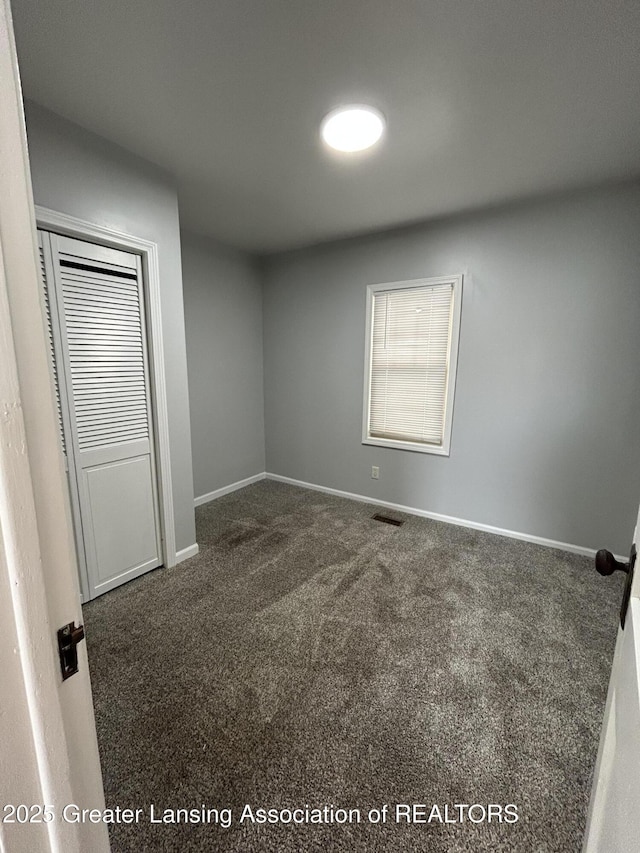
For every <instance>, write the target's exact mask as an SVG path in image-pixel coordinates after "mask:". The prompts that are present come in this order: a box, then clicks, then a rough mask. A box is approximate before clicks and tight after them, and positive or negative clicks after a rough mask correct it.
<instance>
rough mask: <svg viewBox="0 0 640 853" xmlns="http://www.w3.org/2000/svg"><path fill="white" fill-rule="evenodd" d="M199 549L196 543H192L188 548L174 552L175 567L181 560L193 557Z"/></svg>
mask: <svg viewBox="0 0 640 853" xmlns="http://www.w3.org/2000/svg"><path fill="white" fill-rule="evenodd" d="M199 550H200V548H199V547H198V543H197V542H194V544H193V545H189V547H188V548H183V549H182V550H181V551H176V565H178V563H181V562H182V561H183V560H188V559H189V557H195V555H196V554H197V553H198V551H199Z"/></svg>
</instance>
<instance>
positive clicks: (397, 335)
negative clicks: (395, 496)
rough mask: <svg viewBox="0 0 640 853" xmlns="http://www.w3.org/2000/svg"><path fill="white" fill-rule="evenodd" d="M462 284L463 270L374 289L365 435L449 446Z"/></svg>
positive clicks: (424, 445)
mask: <svg viewBox="0 0 640 853" xmlns="http://www.w3.org/2000/svg"><path fill="white" fill-rule="evenodd" d="M459 284H461V279H460V278H459V277H455V278H453V279H447V280H442V279H437V280H435V281H433V283H431V282H430V281H429V280H427V281H426V282H417V283H414V282H403V283H398V284H393V285H377V286H374V287H371V288H370V289H369V290H370V302H369V311H370V317H369V322H370V327H369V328H370V341H369V352H368V371H367V374H368V380H369V387H368V389H366V390H368V411H367V412H366V424H365V427H366V429H365V436H364V440H365V442H368V443H373V444H376V443H380V444H382V443H384V444H390V445H391V446H411V445H413V446H414V447H413V449H424V450H431V451H432V452H448V433H449V432H450V419H451V418H450V415H451V406H450V405H449V402H450V400H449V395H450V393H452V388H451V387H450V386H451V383H450V378H451V374H452V366H455V365H454V364H452V355H454V356H455V354H454V352H453V350H454V347H453V343H454V337H455V339H456V340H455V343H456V344H457V322H459V310H456V309H457V308H459V305H457V304H456V302H457V301H458V302H459V288H458V287H457V285H459ZM454 332H455V335H454ZM456 348H457V347H456ZM454 360H455V359H454Z"/></svg>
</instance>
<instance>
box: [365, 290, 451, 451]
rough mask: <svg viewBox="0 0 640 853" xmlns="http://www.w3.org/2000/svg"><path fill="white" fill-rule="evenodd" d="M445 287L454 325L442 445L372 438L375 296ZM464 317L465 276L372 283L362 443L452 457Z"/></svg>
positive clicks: (369, 296) (366, 353) (368, 302)
mask: <svg viewBox="0 0 640 853" xmlns="http://www.w3.org/2000/svg"><path fill="white" fill-rule="evenodd" d="M442 284H451V285H452V286H453V317H452V324H451V345H450V346H451V349H450V355H449V375H448V378H447V402H446V405H445V415H444V429H443V433H442V444H441V445H429V444H418V443H417V442H413V441H398V440H396V439H389V438H373V437H372V436H370V435H369V407H370V404H371V350H372V340H373V323H372V318H373V297H374V294H376V293H379V292H380V291H389V290H411V289H413V288H416V289H417V288H421V287H434V286H437V285H442ZM461 317H462V275H449V276H442V277H439V278H419V279H412V280H410V281H394V282H387V283H385V284H370V285H369V286H368V287H367V308H366V327H365V354H364V396H363V407H362V443H363V444H373V445H375V446H376V447H391V448H394V449H396V450H413V451H414V452H416V453H432V454H435V455H437V456H449V455H450V447H451V430H452V427H453V405H454V399H455V390H456V376H457V370H458V344H459V341H460V320H461Z"/></svg>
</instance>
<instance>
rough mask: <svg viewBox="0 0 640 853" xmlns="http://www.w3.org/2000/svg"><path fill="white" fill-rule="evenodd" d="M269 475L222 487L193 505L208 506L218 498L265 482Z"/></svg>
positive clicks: (196, 499) (249, 478) (200, 497)
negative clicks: (262, 481) (261, 481)
mask: <svg viewBox="0 0 640 853" xmlns="http://www.w3.org/2000/svg"><path fill="white" fill-rule="evenodd" d="M266 476H267V474H266V473H265V472H264V471H263V472H262V473H261V474H254V475H253V477H246V478H245V479H244V480H238V481H237V482H236V483H230V484H229V485H228V486H222V488H221V489H216V490H215V491H214V492H207V494H206V495H200V496H199V497H197V498H194V499H193V505H194V507H196V506H201V505H202V504H208V503H209V501H215V499H216V498H221V497H222V496H223V495H228V494H230V493H231V492H237V491H238V489H244V487H245V486H250V485H251V484H252V483H258V482H259V481H260V480H264V479H265V477H266Z"/></svg>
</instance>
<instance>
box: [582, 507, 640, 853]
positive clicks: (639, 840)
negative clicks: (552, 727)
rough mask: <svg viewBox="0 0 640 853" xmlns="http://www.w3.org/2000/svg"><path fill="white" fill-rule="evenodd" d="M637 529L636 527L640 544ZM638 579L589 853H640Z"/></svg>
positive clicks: (621, 645) (614, 677) (615, 670)
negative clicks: (634, 851) (636, 851)
mask: <svg viewBox="0 0 640 853" xmlns="http://www.w3.org/2000/svg"><path fill="white" fill-rule="evenodd" d="M639 521H640V514H639ZM638 529H639V528H638V527H636V533H635V541H636V543H637V535H638ZM636 547H637V545H636ZM639 577H640V568H638V564H637V565H636V570H635V574H634V582H633V584H632V586H631V598H630V600H629V606H628V608H627V611H626V618H625V625H624V629H623V628H622V627H620V628H619V629H618V639H617V642H616V649H615V653H614V658H613V666H612V669H611V680H610V682H609V693H608V696H607V704H606V708H605V714H604V722H603V726H602V734H601V738H600V748H599V750H598V758H597V761H596V767H595V772H594V782H593V790H592V793H591V803H590V807H589V816H588V819H587V828H586V832H585V839H584V847H583V851H584V853H629V851H632V850H640V789H639V788H638V773H639V772H640V598H638V592H639V591H640V589H639V586H638V581H639Z"/></svg>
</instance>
